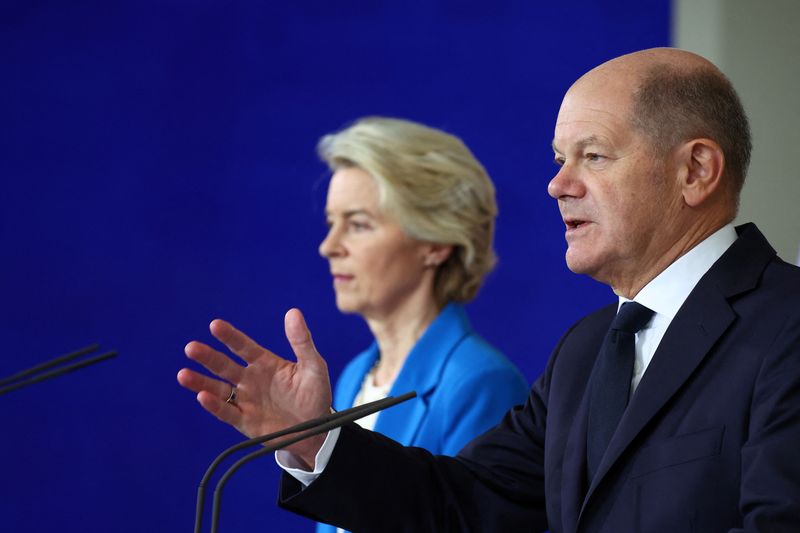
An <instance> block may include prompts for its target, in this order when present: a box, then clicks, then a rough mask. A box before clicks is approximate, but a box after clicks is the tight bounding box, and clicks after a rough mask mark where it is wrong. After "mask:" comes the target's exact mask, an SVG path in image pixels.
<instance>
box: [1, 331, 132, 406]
mask: <svg viewBox="0 0 800 533" xmlns="http://www.w3.org/2000/svg"><path fill="white" fill-rule="evenodd" d="M98 348H99V345H97V344H92V345H90V346H87V347H85V348H81V349H80V350H76V351H74V352H71V353H68V354H66V355H62V356H60V357H56V358H55V359H51V360H49V361H45V362H44V363H40V364H38V365H36V366H33V367H31V368H28V369H26V370H23V371H21V372H17V373H16V374H14V375H13V376H8V377H6V378H3V379H0V395H3V394H6V393H9V392H11V391H14V390H17V389H21V388H22V387H27V386H28V385H33V384H34V383H38V382H40V381H44V380H47V379H50V378H55V377H58V376H61V375H63V374H66V373H68V372H73V371H75V370H78V369H81V368H83V367H85V366H89V365H93V364H95V363H99V362H100V361H105V360H106V359H110V358H112V357H115V356H116V355H117V352H116V351H115V350H111V351H109V352H106V353H103V354H100V355H95V356H93V357H90V358H88V359H84V360H82V361H78V362H77V363H72V364H68V365H65V366H62V367H60V368H56V369H54V370H50V371H48V372H45V370H48V369H50V368H53V367H55V366H58V365H62V364H64V363H68V362H69V361H72V360H74V359H78V358H79V357H81V356H83V355H86V354H88V353H91V352H94V351H96V350H97V349H98ZM37 374H38V375H37ZM29 376H30V377H29Z"/></svg>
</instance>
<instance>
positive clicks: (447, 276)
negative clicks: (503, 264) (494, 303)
mask: <svg viewBox="0 0 800 533" xmlns="http://www.w3.org/2000/svg"><path fill="white" fill-rule="evenodd" d="M317 152H318V153H319V156H320V158H321V159H322V160H323V161H324V162H325V163H327V165H328V167H329V168H330V169H331V171H333V172H335V171H336V170H338V169H340V168H348V167H357V168H360V169H361V170H364V171H365V172H367V173H368V174H369V175H371V176H372V177H373V179H375V182H376V183H377V185H378V194H379V207H380V209H381V211H382V212H383V213H385V214H386V215H387V216H389V217H390V218H391V219H392V220H394V221H395V222H397V223H398V224H399V225H400V227H401V228H403V230H404V231H405V232H406V234H408V235H409V236H410V237H412V238H414V239H417V240H420V241H425V242H432V243H437V244H446V245H452V246H453V252H452V253H451V254H450V257H448V259H447V260H446V261H445V262H444V263H443V264H442V265H440V266H439V267H438V269H437V272H436V277H435V280H434V297H435V299H436V302H437V303H438V304H439V305H440V306H444V305H445V304H446V303H448V302H450V301H456V302H467V301H470V300H472V299H473V298H474V297H475V295H476V294H477V292H478V289H479V288H480V286H481V284H482V282H483V279H484V277H485V276H486V274H488V273H489V272H490V271H491V270H492V268H493V267H494V265H495V263H496V262H497V257H496V255H495V252H494V249H493V240H494V227H495V218H496V217H497V203H496V201H495V190H494V185H493V184H492V181H491V179H490V178H489V175H488V174H487V173H486V170H485V169H484V168H483V165H481V164H480V162H478V160H477V159H476V158H475V156H474V155H472V152H470V150H469V149H468V148H467V147H466V145H464V143H463V142H462V141H461V139H459V138H458V137H456V136H454V135H451V134H449V133H445V132H444V131H441V130H438V129H435V128H431V127H428V126H424V125H422V124H418V123H416V122H411V121H408V120H402V119H396V118H384V117H366V118H362V119H359V120H357V121H356V122H354V123H353V124H352V125H350V126H348V127H346V128H345V129H343V130H341V131H338V132H336V133H332V134H329V135H325V136H324V137H322V139H320V141H319V144H318V145H317Z"/></svg>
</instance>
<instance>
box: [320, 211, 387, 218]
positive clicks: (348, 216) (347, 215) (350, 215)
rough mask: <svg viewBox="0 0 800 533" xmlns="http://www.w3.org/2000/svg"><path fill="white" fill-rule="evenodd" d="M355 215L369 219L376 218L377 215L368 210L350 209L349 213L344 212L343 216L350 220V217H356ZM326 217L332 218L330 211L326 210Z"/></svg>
mask: <svg viewBox="0 0 800 533" xmlns="http://www.w3.org/2000/svg"><path fill="white" fill-rule="evenodd" d="M355 215H367V216H368V217H374V216H375V215H373V214H372V213H371V212H369V211H368V210H366V209H348V210H347V211H344V212H342V216H343V217H344V218H350V217H352V216H355ZM325 216H326V217H329V216H331V212H330V211H329V210H327V209H326V210H325Z"/></svg>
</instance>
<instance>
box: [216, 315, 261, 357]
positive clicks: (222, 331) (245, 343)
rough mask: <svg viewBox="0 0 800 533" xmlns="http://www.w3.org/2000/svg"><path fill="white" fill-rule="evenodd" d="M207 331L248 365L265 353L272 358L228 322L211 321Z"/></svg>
mask: <svg viewBox="0 0 800 533" xmlns="http://www.w3.org/2000/svg"><path fill="white" fill-rule="evenodd" d="M209 329H210V330H211V334H212V335H214V337H216V338H217V339H218V340H219V341H220V342H221V343H223V344H224V345H225V346H227V347H228V349H229V350H230V351H232V352H233V353H235V354H236V355H238V356H239V357H241V358H242V359H244V360H245V361H247V362H248V363H254V362H255V361H256V360H257V359H259V358H260V357H261V356H263V355H264V354H265V353H268V354H270V355H273V356H274V354H272V352H270V351H269V350H267V349H265V348H263V347H262V346H260V345H259V344H258V343H257V342H256V341H254V340H253V339H251V338H250V337H248V336H247V335H245V334H244V333H243V332H241V331H239V330H238V329H236V328H235V327H233V325H232V324H230V323H229V322H226V321H224V320H220V319H219V318H217V319H216V320H212V321H211V324H210V325H209Z"/></svg>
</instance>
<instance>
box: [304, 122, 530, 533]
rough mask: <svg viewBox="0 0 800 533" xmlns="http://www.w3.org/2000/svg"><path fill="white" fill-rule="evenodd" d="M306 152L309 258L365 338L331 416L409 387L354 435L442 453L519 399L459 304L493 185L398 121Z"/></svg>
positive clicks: (474, 288)
mask: <svg viewBox="0 0 800 533" xmlns="http://www.w3.org/2000/svg"><path fill="white" fill-rule="evenodd" d="M318 152H319V155H320V157H321V158H322V159H323V160H324V161H325V162H326V163H327V164H328V166H329V167H330V169H331V171H332V172H333V175H332V177H331V180H330V184H329V187H328V196H327V203H326V209H325V216H326V220H327V223H328V226H329V231H328V234H327V236H326V237H325V239H324V240H323V242H322V243H321V244H320V247H319V251H320V254H321V255H322V256H323V257H325V258H326V259H327V260H328V262H329V264H330V271H331V275H332V277H333V287H334V290H335V293H336V305H337V307H338V308H339V310H340V311H342V312H344V313H355V314H358V315H360V316H361V317H363V318H364V320H365V321H366V323H367V325H368V326H369V329H370V331H371V332H372V334H373V336H374V338H375V341H374V342H373V343H372V345H371V346H370V347H369V348H367V349H366V350H365V351H364V352H362V353H360V354H359V355H357V356H356V357H355V358H354V359H353V360H352V361H351V362H350V363H349V364H348V365H347V367H346V368H345V369H344V371H343V373H342V375H341V377H340V378H339V381H338V383H337V385H336V387H335V390H334V407H335V408H336V409H340V410H341V409H346V408H348V407H352V406H354V405H360V404H362V403H366V402H369V401H373V400H376V399H379V398H383V397H385V396H387V395H394V394H402V393H404V392H407V391H410V390H415V391H416V392H417V397H416V398H415V399H414V400H412V401H409V402H406V403H404V404H400V405H398V406H396V407H394V408H392V409H389V410H387V411H384V412H382V413H380V414H377V415H373V416H372V417H368V418H365V419H362V420H361V421H360V422H359V423H360V425H362V426H363V427H366V428H368V429H373V430H375V431H378V432H380V433H383V434H385V435H387V436H389V437H391V438H393V439H395V440H397V441H399V442H401V443H403V444H405V445H412V446H420V447H423V448H426V449H428V450H429V451H431V452H432V453H434V454H445V455H455V454H456V453H457V452H458V451H459V450H460V449H461V448H462V447H463V446H464V445H465V444H466V443H467V442H468V441H470V440H471V439H472V438H474V437H475V436H477V435H479V434H480V433H482V432H484V431H485V430H487V429H489V428H490V427H491V426H493V425H494V424H496V423H497V422H498V421H499V420H500V419H501V418H502V416H503V414H504V413H505V412H506V411H507V410H508V409H509V408H510V407H512V406H513V405H516V404H519V403H522V402H524V400H525V398H526V397H527V394H528V385H527V384H526V382H525V380H524V378H523V377H522V376H521V374H520V373H519V372H518V371H517V369H516V368H515V367H514V366H513V365H512V364H511V363H510V362H509V361H508V359H506V358H505V357H504V356H503V355H502V354H501V353H500V352H499V351H498V350H497V349H495V348H494V347H492V346H491V345H489V344H488V343H487V342H486V341H485V340H484V339H483V338H481V337H480V336H479V335H478V334H477V333H476V332H475V331H474V330H473V329H472V327H471V325H470V322H469V319H468V318H467V315H466V313H465V311H464V308H463V304H464V303H466V302H469V301H470V300H472V299H473V298H474V297H475V295H476V293H477V292H478V289H479V288H480V286H481V283H482V281H483V279H484V277H485V276H486V274H487V273H488V272H489V271H490V270H491V269H492V267H493V266H494V263H495V261H496V259H495V255H494V251H493V249H492V241H493V235H494V220H495V217H496V215H497V206H496V203H495V197H494V187H493V185H492V183H491V181H490V179H489V176H488V175H487V173H486V171H485V170H484V168H483V166H482V165H481V164H480V163H479V162H478V161H477V160H476V159H475V157H474V156H473V155H472V153H471V152H470V151H469V150H468V149H467V147H466V146H465V145H464V144H463V143H462V142H461V141H460V140H459V139H458V138H457V137H455V136H453V135H450V134H447V133H445V132H443V131H440V130H437V129H434V128H430V127H427V126H423V125H421V124H417V123H414V122H410V121H406V120H399V119H390V118H380V117H370V118H364V119H361V120H359V121H357V122H355V123H354V124H353V125H352V126H350V127H348V128H346V129H344V130H342V131H340V132H337V133H334V134H331V135H327V136H325V137H323V138H322V139H321V140H320V142H319V146H318ZM318 531H320V532H332V531H336V529H335V528H333V527H332V526H327V525H322V524H320V525H319V527H318Z"/></svg>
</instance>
